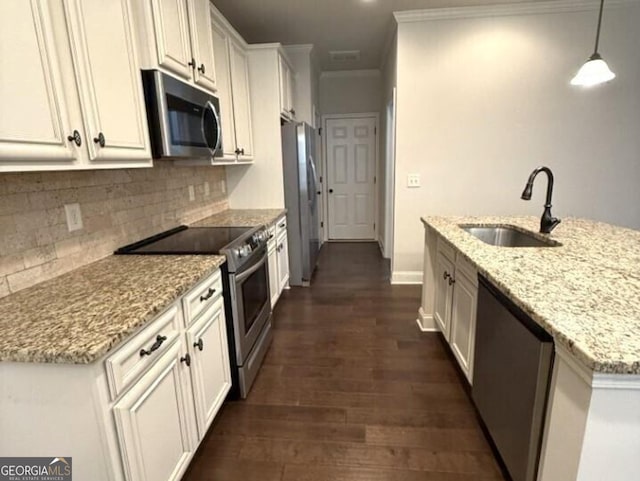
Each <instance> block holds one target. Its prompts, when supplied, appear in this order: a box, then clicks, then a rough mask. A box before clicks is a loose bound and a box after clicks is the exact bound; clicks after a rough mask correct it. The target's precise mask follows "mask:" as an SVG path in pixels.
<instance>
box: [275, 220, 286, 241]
mask: <svg viewBox="0 0 640 481" xmlns="http://www.w3.org/2000/svg"><path fill="white" fill-rule="evenodd" d="M275 228H276V237H280V235H282V233H283V232H286V231H287V216H282V217H280V218H279V219H278V220H277V221H276V224H275Z"/></svg>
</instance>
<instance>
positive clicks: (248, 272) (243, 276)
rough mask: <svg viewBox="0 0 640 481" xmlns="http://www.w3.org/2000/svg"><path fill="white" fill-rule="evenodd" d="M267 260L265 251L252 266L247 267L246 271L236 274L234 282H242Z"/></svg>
mask: <svg viewBox="0 0 640 481" xmlns="http://www.w3.org/2000/svg"><path fill="white" fill-rule="evenodd" d="M266 261H267V254H266V253H265V254H264V255H263V256H262V257H261V258H260V260H259V261H258V262H256V263H255V264H254V265H253V266H252V267H250V268H249V269H247V270H246V271H244V272H242V273H240V274H239V275H236V282H238V283H239V282H243V281H244V280H245V279H246V278H247V277H249V276H250V275H251V274H253V273H254V272H255V271H257V270H258V269H260V268H261V267H262V265H263V264H264V263H265V262H266Z"/></svg>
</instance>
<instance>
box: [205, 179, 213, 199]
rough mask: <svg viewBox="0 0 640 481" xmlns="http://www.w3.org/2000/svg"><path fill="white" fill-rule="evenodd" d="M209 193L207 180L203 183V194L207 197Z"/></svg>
mask: <svg viewBox="0 0 640 481" xmlns="http://www.w3.org/2000/svg"><path fill="white" fill-rule="evenodd" d="M210 194H211V189H210V188H209V182H205V183H204V196H205V197H209V195H210Z"/></svg>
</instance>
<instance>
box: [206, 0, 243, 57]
mask: <svg viewBox="0 0 640 481" xmlns="http://www.w3.org/2000/svg"><path fill="white" fill-rule="evenodd" d="M209 11H210V12H211V17H212V18H213V19H214V20H215V21H216V22H218V23H219V24H220V25H222V27H223V28H224V29H225V30H227V32H228V33H229V34H230V35H231V36H232V37H233V38H235V39H236V40H237V41H238V42H239V43H240V45H242V46H243V47H244V48H247V47H248V46H249V44H248V43H247V42H246V40H245V39H244V38H243V37H242V35H240V33H239V32H238V31H237V30H236V29H235V27H234V26H233V25H231V23H229V20H227V19H226V17H225V16H224V15H222V12H221V11H220V10H218V9H217V8H216V6H215V5H214V4H213V3H211V2H209Z"/></svg>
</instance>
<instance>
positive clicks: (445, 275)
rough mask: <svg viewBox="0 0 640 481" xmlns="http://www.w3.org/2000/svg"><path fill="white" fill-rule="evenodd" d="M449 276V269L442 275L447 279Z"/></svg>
mask: <svg viewBox="0 0 640 481" xmlns="http://www.w3.org/2000/svg"><path fill="white" fill-rule="evenodd" d="M447 277H449V273H448V272H447V271H444V274H443V275H442V278H443V279H446V278H447Z"/></svg>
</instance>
